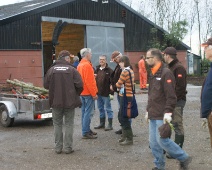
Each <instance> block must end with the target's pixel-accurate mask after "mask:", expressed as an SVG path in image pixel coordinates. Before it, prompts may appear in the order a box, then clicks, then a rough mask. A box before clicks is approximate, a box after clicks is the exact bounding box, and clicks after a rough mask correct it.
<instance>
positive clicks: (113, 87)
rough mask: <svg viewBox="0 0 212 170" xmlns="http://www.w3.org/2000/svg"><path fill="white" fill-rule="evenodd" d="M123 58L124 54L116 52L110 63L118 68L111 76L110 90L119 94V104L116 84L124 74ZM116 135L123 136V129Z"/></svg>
mask: <svg viewBox="0 0 212 170" xmlns="http://www.w3.org/2000/svg"><path fill="white" fill-rule="evenodd" d="M121 56H122V54H121V53H120V52H119V51H114V52H113V53H112V55H111V61H110V62H114V63H116V64H117V65H116V68H115V69H114V71H113V73H112V74H111V77H110V79H111V85H110V90H111V91H113V92H116V93H117V100H118V104H119V103H120V98H119V95H118V91H117V88H116V83H117V82H118V80H119V77H120V75H121V72H122V69H121V67H120V66H119V60H120V57H121ZM119 106H120V104H119ZM115 133H116V134H122V129H119V130H117V131H116V132H115Z"/></svg>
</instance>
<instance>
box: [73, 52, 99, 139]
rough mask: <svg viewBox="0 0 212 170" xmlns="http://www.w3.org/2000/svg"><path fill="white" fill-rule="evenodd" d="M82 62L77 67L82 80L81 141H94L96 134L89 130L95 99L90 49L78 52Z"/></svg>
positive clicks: (95, 90) (95, 87)
mask: <svg viewBox="0 0 212 170" xmlns="http://www.w3.org/2000/svg"><path fill="white" fill-rule="evenodd" d="M80 54H81V56H82V60H81V61H80V63H79V65H78V66H77V70H78V71H79V73H80V75H81V77H82V80H83V84H84V85H83V91H82V93H81V95H80V98H81V101H82V107H81V111H82V119H81V120H82V138H83V139H96V138H97V136H96V134H97V133H96V132H93V131H92V130H91V128H90V123H91V118H92V114H93V111H94V100H96V99H97V98H98V97H97V92H98V90H97V86H96V80H95V77H94V70H93V66H92V64H91V57H92V53H91V49H90V48H83V49H81V50H80Z"/></svg>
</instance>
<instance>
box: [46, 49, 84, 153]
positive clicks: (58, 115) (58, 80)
mask: <svg viewBox="0 0 212 170" xmlns="http://www.w3.org/2000/svg"><path fill="white" fill-rule="evenodd" d="M44 87H45V88H46V89H49V104H50V107H52V115H53V117H52V118H53V125H54V136H55V152H56V153H57V154H60V153H61V152H62V149H63V147H64V151H65V153H66V154H69V153H72V152H73V148H72V143H73V128H74V115H75V108H76V107H79V106H81V101H80V97H79V95H80V93H81V92H82V90H83V82H82V79H81V76H80V74H79V73H78V71H77V70H76V69H75V68H74V67H73V66H72V65H71V64H70V53H69V52H68V51H66V50H63V51H61V52H60V53H59V56H58V59H57V60H56V61H55V62H54V63H53V65H52V66H51V68H50V69H49V70H48V71H47V73H46V75H45V79H44ZM63 117H64V120H65V134H64V138H63V132H62V129H63ZM63 139H64V141H63Z"/></svg>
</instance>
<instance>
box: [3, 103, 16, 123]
mask: <svg viewBox="0 0 212 170" xmlns="http://www.w3.org/2000/svg"><path fill="white" fill-rule="evenodd" d="M0 118H1V124H2V126H4V127H10V126H12V125H13V123H14V118H10V117H9V113H8V110H7V107H6V106H5V105H1V106H0Z"/></svg>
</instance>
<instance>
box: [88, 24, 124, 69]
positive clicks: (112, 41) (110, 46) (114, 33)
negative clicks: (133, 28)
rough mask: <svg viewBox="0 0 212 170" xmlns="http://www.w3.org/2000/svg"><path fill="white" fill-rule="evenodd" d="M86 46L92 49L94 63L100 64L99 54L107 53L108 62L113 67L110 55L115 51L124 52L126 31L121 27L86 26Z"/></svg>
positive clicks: (94, 64) (95, 64)
mask: <svg viewBox="0 0 212 170" xmlns="http://www.w3.org/2000/svg"><path fill="white" fill-rule="evenodd" d="M86 42H87V44H86V46H87V47H88V48H91V49H92V64H93V66H97V65H99V55H102V54H105V55H107V62H108V64H109V66H110V67H111V68H115V66H116V65H115V64H114V63H110V56H111V54H112V52H113V51H115V50H117V51H120V52H121V53H123V52H124V31H123V28H119V27H104V26H88V25H87V26H86Z"/></svg>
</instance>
